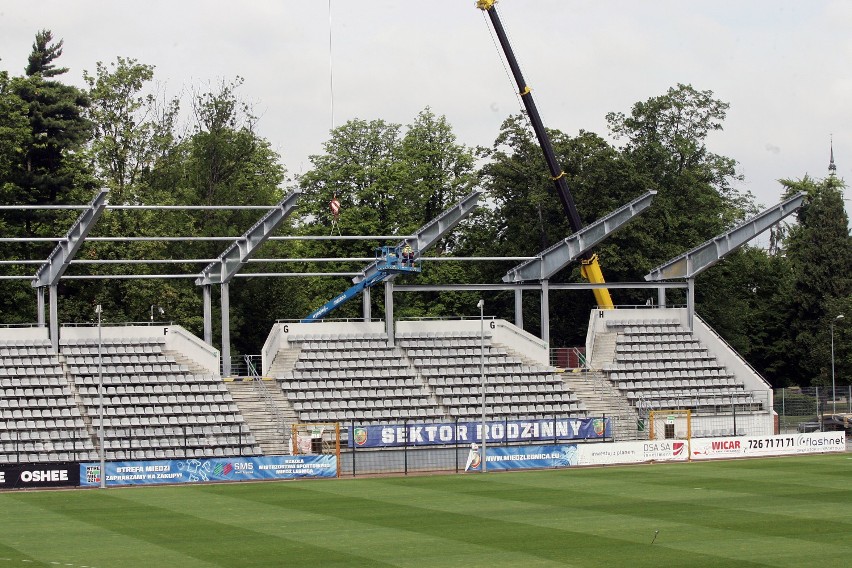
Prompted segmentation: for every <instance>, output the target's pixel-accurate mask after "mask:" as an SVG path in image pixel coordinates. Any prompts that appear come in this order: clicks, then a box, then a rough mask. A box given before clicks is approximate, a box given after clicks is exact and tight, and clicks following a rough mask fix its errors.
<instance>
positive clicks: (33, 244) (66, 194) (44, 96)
mask: <svg viewBox="0 0 852 568" xmlns="http://www.w3.org/2000/svg"><path fill="white" fill-rule="evenodd" d="M61 54H62V41H61V40H60V41H59V42H54V41H53V36H52V34H51V33H50V32H49V31H47V30H43V31H40V32H39V33H38V34H37V35H36V41H35V43H34V44H33V50H32V53H31V54H30V57H29V61H28V65H27V66H26V75H24V76H20V77H9V76H8V74H6V73H4V74H3V75H2V78H0V93H1V94H0V107H2V108H0V154H2V157H0V201H2V202H3V203H9V204H31V205H52V204H62V203H71V202H78V203H79V202H85V201H88V200H89V199H90V198H91V196H92V192H93V189H94V187H95V185H96V184H95V181H94V178H93V177H92V175H91V173H92V172H91V168H90V167H89V161H88V157H87V154H86V151H85V144H86V142H87V141H88V139H89V136H90V135H91V127H90V123H89V122H88V120H86V118H85V117H84V116H83V113H84V111H85V108H86V106H87V105H88V99H87V97H86V95H85V93H84V92H83V91H81V90H79V89H77V88H76V87H72V86H69V85H65V84H63V83H62V82H60V81H59V79H58V78H57V77H59V76H60V75H62V74H63V73H65V72H66V71H67V69H66V68H62V67H57V66H56V60H57V59H58V58H59V57H60V56H61ZM75 217H76V214H75V213H73V212H67V211H32V210H28V211H10V212H8V213H7V214H5V215H4V220H5V225H6V229H7V232H8V234H10V235H12V236H15V237H56V236H57V233H60V232H62V228H65V227H68V226H70V223H71V222H72V221H73V219H74V218H75ZM51 248H52V244H51V243H41V242H37V241H30V242H25V243H14V244H10V245H8V246H7V247H6V256H7V258H11V259H39V258H45V257H46V256H47V255H48V253H49V252H50V250H51ZM10 272H12V273H14V274H31V273H32V271H31V270H29V268H28V267H25V266H19V267H12V268H11V269H10ZM3 301H4V302H8V304H7V306H4V308H5V307H8V309H3V312H4V313H5V314H7V317H6V321H9V322H31V321H33V319H34V312H35V310H34V309H30V306H31V305H32V289H31V288H29V283H28V282H21V281H16V282H10V283H9V284H8V286H7V287H6V289H5V290H4V294H3Z"/></svg>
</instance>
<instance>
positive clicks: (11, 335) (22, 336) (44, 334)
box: [0, 327, 49, 341]
mask: <svg viewBox="0 0 852 568" xmlns="http://www.w3.org/2000/svg"><path fill="white" fill-rule="evenodd" d="M48 338H49V334H48V329H47V328H46V327H0V341H16V340H33V339H48Z"/></svg>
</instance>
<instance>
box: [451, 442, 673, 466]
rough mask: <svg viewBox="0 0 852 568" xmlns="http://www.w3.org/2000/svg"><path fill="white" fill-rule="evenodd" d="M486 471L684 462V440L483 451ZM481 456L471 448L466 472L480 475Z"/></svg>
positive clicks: (503, 447)
mask: <svg viewBox="0 0 852 568" xmlns="http://www.w3.org/2000/svg"><path fill="white" fill-rule="evenodd" d="M485 457H486V461H487V463H488V467H487V469H488V470H495V471H496V470H505V469H533V468H547V467H572V466H583V465H614V464H629V463H647V462H655V461H686V460H688V459H689V446H688V443H687V441H686V440H661V441H647V442H642V441H639V442H614V443H611V444H610V443H606V444H548V445H535V446H495V447H493V448H492V447H487V448H486V456H485ZM481 463H482V456H481V454H480V448H479V446H478V445H477V444H471V450H470V456H469V457H468V460H467V464H466V467H465V471H480V470H481Z"/></svg>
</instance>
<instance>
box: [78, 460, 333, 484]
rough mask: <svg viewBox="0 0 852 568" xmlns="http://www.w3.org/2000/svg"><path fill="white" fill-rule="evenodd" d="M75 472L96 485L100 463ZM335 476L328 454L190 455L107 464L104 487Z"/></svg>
mask: <svg viewBox="0 0 852 568" xmlns="http://www.w3.org/2000/svg"><path fill="white" fill-rule="evenodd" d="M78 475H79V481H80V486H81V487H97V486H99V485H100V484H101V475H102V472H101V466H100V464H99V463H83V464H80V466H79V469H78ZM336 476H337V456H328V455H313V456H266V457H232V458H209V459H194V458H193V459H185V460H158V461H131V462H107V464H106V485H107V486H113V485H154V484H158V483H198V482H208V481H248V480H261V479H297V478H303V477H336Z"/></svg>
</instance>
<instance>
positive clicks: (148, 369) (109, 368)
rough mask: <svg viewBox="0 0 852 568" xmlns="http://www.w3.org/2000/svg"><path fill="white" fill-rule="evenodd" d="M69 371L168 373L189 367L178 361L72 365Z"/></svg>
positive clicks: (183, 371) (108, 373) (181, 371)
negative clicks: (141, 363) (140, 363)
mask: <svg viewBox="0 0 852 568" xmlns="http://www.w3.org/2000/svg"><path fill="white" fill-rule="evenodd" d="M69 371H70V372H71V374H72V375H101V374H103V375H151V374H154V375H163V374H166V375H167V374H171V373H187V372H188V371H189V368H188V367H187V366H186V365H180V364H178V363H154V364H150V363H148V364H145V365H102V366H98V365H79V366H73V365H72V366H70V367H69Z"/></svg>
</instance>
